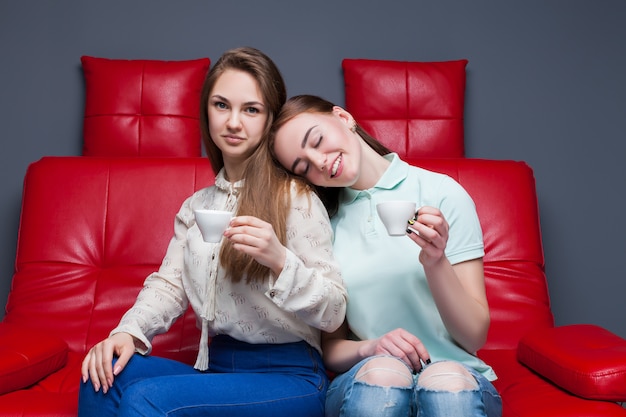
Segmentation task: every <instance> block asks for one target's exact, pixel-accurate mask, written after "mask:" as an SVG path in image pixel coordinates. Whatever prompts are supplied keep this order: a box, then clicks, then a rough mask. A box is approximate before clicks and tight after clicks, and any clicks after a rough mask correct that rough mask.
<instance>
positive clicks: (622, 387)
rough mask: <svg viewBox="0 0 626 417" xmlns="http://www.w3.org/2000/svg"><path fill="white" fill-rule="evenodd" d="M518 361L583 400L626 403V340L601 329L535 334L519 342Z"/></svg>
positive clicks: (588, 327)
mask: <svg viewBox="0 0 626 417" xmlns="http://www.w3.org/2000/svg"><path fill="white" fill-rule="evenodd" d="M517 359H518V360H519V361H520V362H521V363H522V364H524V365H526V366H527V367H528V368H530V369H531V370H533V371H535V372H536V373H538V374H539V375H541V376H543V377H544V378H546V379H548V380H550V381H552V382H553V383H554V384H556V385H558V386H560V387H561V388H563V389H566V390H567V391H569V392H571V393H573V394H575V395H578V396H580V397H583V398H587V399H593V400H606V401H617V402H621V401H625V400H626V340H625V339H622V338H621V337H619V336H617V335H615V334H613V333H611V332H609V331H608V330H606V329H603V328H602V327H599V326H595V325H590V324H576V325H571V326H560V327H552V328H544V329H539V330H533V331H531V332H530V333H528V334H527V335H525V336H524V337H523V338H522V339H521V340H520V342H519V345H518V349H517Z"/></svg>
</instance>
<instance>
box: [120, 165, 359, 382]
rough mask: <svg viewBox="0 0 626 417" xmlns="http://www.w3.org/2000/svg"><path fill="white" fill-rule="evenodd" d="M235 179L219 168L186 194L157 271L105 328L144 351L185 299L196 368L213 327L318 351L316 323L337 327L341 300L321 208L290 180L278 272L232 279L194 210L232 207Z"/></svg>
mask: <svg viewBox="0 0 626 417" xmlns="http://www.w3.org/2000/svg"><path fill="white" fill-rule="evenodd" d="M240 186H241V183H240V182H238V183H235V184H231V183H229V182H228V181H227V180H226V179H225V178H224V173H223V170H222V171H220V172H219V173H218V175H217V177H216V179H215V185H214V186H211V187H208V188H204V189H202V190H199V191H197V192H195V193H194V194H193V195H192V196H191V197H189V198H187V200H185V202H184V203H183V204H182V206H181V208H180V210H179V212H178V214H177V215H176V219H175V224H174V237H173V238H172V240H171V241H170V243H169V246H168V248H167V252H166V254H165V257H164V259H163V262H162V264H161V267H160V268H159V271H158V272H154V273H152V274H150V275H149V276H148V277H147V278H146V280H145V282H144V285H143V288H142V290H141V291H140V293H139V295H138V296H137V299H136V301H135V304H134V305H133V306H132V307H131V308H130V309H129V310H128V311H127V312H126V313H125V314H124V316H123V317H122V320H121V321H120V323H119V325H118V326H117V327H116V328H115V329H114V330H113V331H111V334H115V333H120V332H126V333H129V334H131V335H133V336H134V337H135V338H136V339H138V340H140V341H141V342H142V343H143V344H144V345H145V347H146V348H145V349H142V348H139V347H138V348H137V351H138V352H139V353H142V354H148V353H150V351H151V349H152V345H151V343H150V341H151V340H152V338H153V337H154V336H155V335H157V334H160V333H164V332H166V331H167V330H168V329H169V328H170V326H171V325H172V323H173V322H174V321H175V320H176V319H177V318H178V317H180V316H181V315H182V314H184V312H185V311H186V309H187V307H188V305H189V303H191V307H192V308H193V310H194V312H195V313H196V317H197V318H198V325H199V327H200V328H201V329H202V337H201V340H200V347H199V353H198V360H197V361H196V365H195V367H196V368H198V369H201V370H205V369H208V365H209V359H208V356H209V355H208V337H210V336H215V335H218V334H226V335H229V336H231V337H233V338H235V339H237V340H240V341H244V342H248V343H289V342H297V341H301V340H304V341H306V342H307V343H309V344H310V345H311V346H313V347H314V348H316V349H317V350H318V351H320V352H321V347H320V329H321V330H325V331H328V332H332V331H334V330H336V329H337V328H338V327H339V326H340V325H341V323H342V322H343V320H344V316H345V311H346V302H347V292H346V289H345V287H344V285H343V280H342V277H341V273H340V270H339V265H338V263H337V261H336V260H335V258H334V256H333V252H332V238H333V232H332V228H331V227H330V221H329V219H328V214H327V212H326V209H325V208H324V206H323V204H322V202H321V201H320V200H319V198H318V197H317V196H316V195H314V194H306V193H304V194H298V193H297V192H296V190H295V187H294V186H292V188H291V209H290V212H289V215H288V218H287V244H286V246H287V256H286V260H285V266H284V268H283V270H282V272H281V273H280V275H279V276H278V277H274V276H273V274H270V276H269V277H268V279H267V280H266V281H264V282H262V283H260V282H252V283H246V279H245V277H244V278H243V279H242V280H241V281H240V282H232V281H231V280H230V279H229V278H228V277H227V276H226V272H225V271H224V269H223V268H221V267H220V266H219V250H220V247H221V242H219V243H206V242H204V240H203V239H202V236H201V234H200V230H199V229H198V226H197V225H196V222H195V218H194V214H193V210H194V209H199V208H206V209H217V210H230V211H233V212H234V211H235V207H236V203H237V188H238V187H240ZM270 198H271V197H270ZM223 240H224V239H222V241H223Z"/></svg>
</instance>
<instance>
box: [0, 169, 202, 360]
mask: <svg viewBox="0 0 626 417" xmlns="http://www.w3.org/2000/svg"><path fill="white" fill-rule="evenodd" d="M213 180H214V175H213V173H212V171H211V168H210V166H209V162H208V160H207V159H206V158H201V157H198V158H97V157H92V158H85V157H44V158H42V159H41V160H39V161H37V162H34V163H33V164H31V165H30V166H29V168H28V171H27V174H26V177H25V180H24V191H23V204H22V213H21V219H20V227H19V238H18V247H17V258H16V272H15V275H14V278H13V288H12V291H11V293H10V294H9V300H8V304H7V314H6V316H5V321H6V322H7V323H15V324H20V325H23V326H28V327H32V328H45V329H48V330H51V329H52V330H54V331H55V332H57V333H58V334H59V335H60V336H61V337H63V338H64V339H65V340H66V341H67V343H68V345H69V347H70V350H72V351H75V352H78V353H80V354H81V355H82V354H84V353H85V349H86V348H87V347H91V346H92V345H93V344H95V343H96V342H98V341H100V340H102V339H103V338H104V337H106V336H107V335H108V332H109V331H110V330H111V329H112V328H114V327H115V326H116V325H117V323H118V322H119V319H120V318H121V316H122V314H123V313H124V312H125V311H126V310H127V309H128V308H129V307H130V306H131V305H132V303H133V302H134V300H135V297H136V295H137V293H138V291H139V289H140V288H141V285H142V283H143V281H144V279H145V278H146V277H147V276H148V274H150V273H151V272H153V271H156V270H157V269H158V267H159V266H160V264H161V261H162V259H163V256H164V254H165V250H166V247H167V244H168V243H169V240H170V239H171V237H172V235H173V226H174V217H175V214H176V212H177V211H178V209H179V208H180V205H181V203H182V202H183V200H184V199H185V198H187V197H188V196H189V195H191V194H192V193H193V192H194V191H196V190H197V189H199V188H202V187H206V186H208V185H210V184H212V183H213ZM197 343H198V331H197V329H196V325H195V318H194V317H193V316H192V315H190V314H187V316H185V318H184V319H179V321H178V322H177V323H176V324H175V325H174V327H173V328H172V330H171V331H170V332H168V333H167V334H166V335H163V336H158V337H157V338H156V339H155V353H156V354H162V355H165V356H168V357H174V358H177V359H181V360H186V361H192V360H193V359H195V352H197Z"/></svg>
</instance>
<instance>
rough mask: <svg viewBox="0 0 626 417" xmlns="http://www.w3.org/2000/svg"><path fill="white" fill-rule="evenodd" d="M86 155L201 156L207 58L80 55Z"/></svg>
mask: <svg viewBox="0 0 626 417" xmlns="http://www.w3.org/2000/svg"><path fill="white" fill-rule="evenodd" d="M81 61H82V65H83V72H84V74H85V116H84V124H83V140H84V144H83V155H85V156H115V157H118V156H122V157H127V156H176V157H194V156H200V155H201V153H202V152H201V146H200V143H201V139H200V138H201V135H200V123H199V116H200V91H201V89H202V84H203V82H204V79H205V76H206V74H207V71H208V70H209V65H210V61H209V59H208V58H201V59H194V60H188V61H158V60H123V59H106V58H96V57H89V56H83V57H82V58H81Z"/></svg>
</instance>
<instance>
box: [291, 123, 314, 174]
mask: <svg viewBox="0 0 626 417" xmlns="http://www.w3.org/2000/svg"><path fill="white" fill-rule="evenodd" d="M316 127H317V125H313V126H311V127H310V128H309V129H308V130H307V131H306V133H305V134H304V138H303V139H302V143H301V144H300V147H301V148H302V149H304V147H305V146H306V142H307V141H308V140H309V135H310V134H311V130H313V129H315V128H316ZM301 160H302V159H300V158H296V160H295V161H293V164H291V172H296V166H298V164H299V163H300V161H301Z"/></svg>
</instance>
